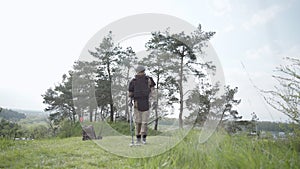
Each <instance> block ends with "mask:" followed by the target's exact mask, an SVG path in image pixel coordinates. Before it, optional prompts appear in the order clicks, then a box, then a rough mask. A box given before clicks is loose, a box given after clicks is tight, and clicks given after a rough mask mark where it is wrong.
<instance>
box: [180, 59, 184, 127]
mask: <svg viewBox="0 0 300 169" xmlns="http://www.w3.org/2000/svg"><path fill="white" fill-rule="evenodd" d="M183 56H184V55H182V56H180V74H179V95H180V99H179V103H180V108H179V128H183V120H182V113H183V86H182V82H183Z"/></svg>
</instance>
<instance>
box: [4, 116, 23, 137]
mask: <svg viewBox="0 0 300 169" xmlns="http://www.w3.org/2000/svg"><path fill="white" fill-rule="evenodd" d="M21 135H22V131H21V126H20V125H18V124H17V123H13V122H9V121H7V120H4V119H2V120H1V121H0V138H7V139H14V138H16V137H20V136H21Z"/></svg>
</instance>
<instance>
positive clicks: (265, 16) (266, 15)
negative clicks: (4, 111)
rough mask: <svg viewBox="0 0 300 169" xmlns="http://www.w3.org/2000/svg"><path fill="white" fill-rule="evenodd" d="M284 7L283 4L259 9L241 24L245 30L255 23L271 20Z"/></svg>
mask: <svg viewBox="0 0 300 169" xmlns="http://www.w3.org/2000/svg"><path fill="white" fill-rule="evenodd" d="M284 8H285V7H284V6H279V5H273V6H270V7H268V8H266V9H263V10H260V11H258V12H257V13H255V14H254V15H252V17H251V19H250V20H249V21H246V22H245V23H244V24H243V27H244V28H245V29H246V30H250V29H251V28H253V27H255V26H257V25H263V24H266V23H268V22H270V21H271V20H273V19H274V18H275V17H276V16H277V15H278V14H279V13H280V12H281V11H283V10H284Z"/></svg>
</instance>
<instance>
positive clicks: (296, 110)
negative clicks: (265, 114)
mask: <svg viewBox="0 0 300 169" xmlns="http://www.w3.org/2000/svg"><path fill="white" fill-rule="evenodd" d="M285 59H286V61H287V64H286V65H281V66H280V67H278V68H277V69H276V71H277V73H278V74H276V75H273V78H275V79H276V80H277V81H278V83H279V86H275V90H271V91H264V93H265V94H267V96H265V100H266V101H267V103H268V104H269V105H270V106H272V107H273V108H274V109H276V110H278V111H279V112H281V113H283V114H285V115H287V116H288V117H290V119H292V120H293V121H294V122H296V123H298V124H300V59H296V58H289V57H287V58H285Z"/></svg>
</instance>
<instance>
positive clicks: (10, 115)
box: [0, 109, 26, 122]
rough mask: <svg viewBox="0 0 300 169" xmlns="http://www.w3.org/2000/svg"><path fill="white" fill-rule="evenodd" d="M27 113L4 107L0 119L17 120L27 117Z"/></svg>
mask: <svg viewBox="0 0 300 169" xmlns="http://www.w3.org/2000/svg"><path fill="white" fill-rule="evenodd" d="M25 118H26V115H25V114H23V113H19V112H17V111H14V110H10V109H2V110H1V111H0V119H5V120H8V121H13V122H17V121H19V120H21V119H25Z"/></svg>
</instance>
